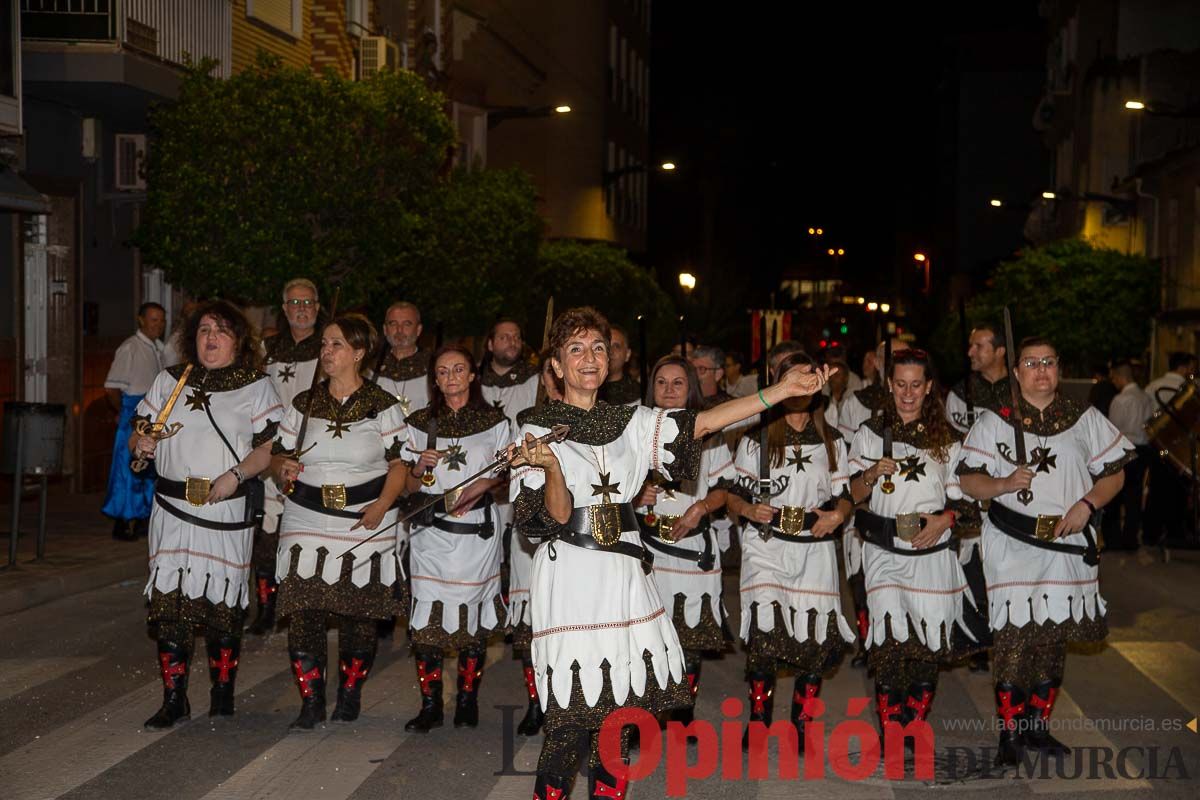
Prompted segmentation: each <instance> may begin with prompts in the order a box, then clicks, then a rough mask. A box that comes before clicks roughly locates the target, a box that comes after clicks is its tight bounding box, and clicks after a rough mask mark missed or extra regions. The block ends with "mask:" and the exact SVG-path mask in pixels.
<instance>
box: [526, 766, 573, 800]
mask: <svg viewBox="0 0 1200 800" xmlns="http://www.w3.org/2000/svg"><path fill="white" fill-rule="evenodd" d="M569 788H570V780H569V779H568V778H563V777H560V776H558V775H550V774H547V773H545V772H539V773H538V774H537V778H536V779H535V780H534V783H533V800H565V798H566V796H567V790H568V789H569Z"/></svg>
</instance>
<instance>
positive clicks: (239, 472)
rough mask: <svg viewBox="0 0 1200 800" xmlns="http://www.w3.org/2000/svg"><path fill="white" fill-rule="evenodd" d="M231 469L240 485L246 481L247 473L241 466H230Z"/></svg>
mask: <svg viewBox="0 0 1200 800" xmlns="http://www.w3.org/2000/svg"><path fill="white" fill-rule="evenodd" d="M229 471H230V473H232V474H233V477H235V478H237V482H238V484H239V485H241V484H243V483H245V482H246V473H244V472H242V469H241V467H238V466H233V467H230V468H229Z"/></svg>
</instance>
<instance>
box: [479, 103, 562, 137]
mask: <svg viewBox="0 0 1200 800" xmlns="http://www.w3.org/2000/svg"><path fill="white" fill-rule="evenodd" d="M570 113H571V106H569V105H567V104H566V103H560V104H558V105H554V106H496V107H493V108H489V109H487V126H488V130H489V131H490V130H492V129H493V128H495V127H496V126H497V125H499V124H500V123H502V122H507V121H508V120H510V119H531V118H534V117H550V116H560V115H563V114H570Z"/></svg>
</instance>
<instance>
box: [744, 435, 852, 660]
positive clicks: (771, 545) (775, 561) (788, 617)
mask: <svg viewBox="0 0 1200 800" xmlns="http://www.w3.org/2000/svg"><path fill="white" fill-rule="evenodd" d="M809 424H810V425H811V423H809ZM805 433H808V432H807V431H806V432H804V433H799V434H798V433H795V432H793V433H792V438H794V439H796V440H799V439H801V438H803V439H808V440H813V441H812V443H805V444H799V443H797V444H789V445H788V446H787V447H786V452H785V455H786V458H785V460H784V462H783V463H782V464H780V465H779V466H774V465H772V466H771V483H772V491H778V492H779V494H777V495H775V496H774V497H772V498H771V499H770V500H769V501H768V502H769V503H770V504H771V505H772V506H774V507H776V508H781V507H783V506H794V507H797V508H804V509H808V510H811V509H814V508H819V507H821V506H823V505H825V503H827V502H828V501H829V500H830V499H831V498H835V497H839V496H842V495H844V494H845V493H846V492H847V491H848V487H849V481H848V478H849V476H848V472H847V465H846V464H847V462H846V442H845V440H844V439H842V438H841V437H836V438H835V440H834V452H835V455H836V462H835V463H833V464H830V463H829V453H828V451H827V450H826V449H825V445H824V444H823V443H820V442H819V441H818V440H817V437H816V436H815V431H813V432H811V433H808V435H804V434H805ZM758 454H759V442H758V438H757V437H756V436H746V437H744V438H743V439H742V440H741V442H740V443H739V444H738V450H737V457H736V459H735V461H734V466H735V469H736V471H737V479H738V482H739V484H741V485H742V486H743V487H745V488H749V489H750V491H752V492H753V491H754V486H755V484H756V483H757V481H758V478H759V464H758ZM804 535H810V532H809V531H807V530H806V531H804ZM740 591H741V608H742V625H741V632H740V635H741V638H742V641H745V642H749V641H750V635H751V631H750V624H751V616H752V615H751V613H750V612H751V606H752V605H753V604H754V603H757V604H758V608H759V613H758V614H756V615H753V616H754V617H755V618H756V619H757V627H758V629H759V630H761V631H763V632H764V633H770V632H771V631H773V630H774V629H775V614H774V612H773V611H771V610H770V609H771V607H772V604H774V603H778V604H779V606H780V608H781V609H783V623H784V626H785V627H786V628H787V633H788V635H789V636H791V637H792V638H794V639H795V640H796V641H798V642H805V641H808V639H809V635H808V612H809V611H810V610H815V611H816V612H817V625H816V631H815V637H816V641H817V643H818V644H824V642H825V636H826V633H827V631H828V620H829V615H830V614H836V615H837V624H838V630H839V631H840V633H841V635H842V639H844V640H845V641H847V642H852V641H854V640H855V635H854V630H853V629H852V628H851V627H850V625H849V623H847V622H846V619H845V617H843V616H842V593H841V584H840V580H839V577H838V564H837V539H836V537H833V536H829V537H827V538H826V539H825V541H822V542H818V543H813V544H801V543H797V542H786V541H784V540H782V539H778V538H774V537H772V538H770V539H767V540H765V541H764V540H763V538H762V536H761V535H760V534H759V530H758V528H756V527H754V526H753V525H752V524H750V523H749V522H747V523H745V524H744V525H743V526H742V575H741V589H740ZM793 616H794V618H795V619H794V621H793ZM794 622H798V623H800V624H798V625H796V624H794Z"/></svg>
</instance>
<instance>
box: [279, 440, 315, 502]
mask: <svg viewBox="0 0 1200 800" xmlns="http://www.w3.org/2000/svg"><path fill="white" fill-rule="evenodd" d="M316 446H317V443H316V442H313V443H312V444H310V445H309V446H308V447H306V448H304V449H303V450H292V451H291V452H290V453H287V454H286V455H287V456H288V458H290V459H292V460H293V461H299V460H300V459H301V458H302V457H303V456H304V455H305V454H307V453H308V452H309V451H310V450H312V449H313V448H314V447H316ZM279 491H281V492H283V493H284V494H286V495H290V494H291V493H292V492H294V491H296V482H295V481H284V483H283V485H282V486H280V487H279Z"/></svg>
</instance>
